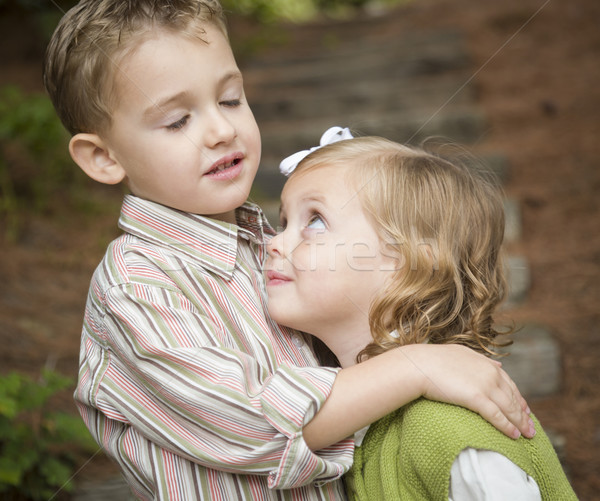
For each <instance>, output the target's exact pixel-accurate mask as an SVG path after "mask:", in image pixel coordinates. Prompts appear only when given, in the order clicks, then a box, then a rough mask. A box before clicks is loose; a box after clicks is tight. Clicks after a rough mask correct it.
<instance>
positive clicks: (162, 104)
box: [143, 91, 189, 120]
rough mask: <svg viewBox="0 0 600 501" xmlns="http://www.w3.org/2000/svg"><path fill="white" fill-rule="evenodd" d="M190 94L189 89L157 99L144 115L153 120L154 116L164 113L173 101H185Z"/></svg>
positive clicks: (145, 117)
mask: <svg viewBox="0 0 600 501" xmlns="http://www.w3.org/2000/svg"><path fill="white" fill-rule="evenodd" d="M188 96H189V92H188V91H183V92H178V93H177V94H175V95H174V96H169V97H166V98H164V99H161V100H159V101H156V102H155V103H153V104H152V105H151V106H149V107H148V108H146V110H144V113H143V117H144V119H146V120H152V119H154V118H158V117H160V115H162V114H163V113H164V110H165V108H167V107H168V106H169V105H171V104H172V103H175V102H178V101H183V100H185V99H186V98H187V97H188Z"/></svg>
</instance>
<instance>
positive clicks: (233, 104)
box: [221, 99, 242, 108]
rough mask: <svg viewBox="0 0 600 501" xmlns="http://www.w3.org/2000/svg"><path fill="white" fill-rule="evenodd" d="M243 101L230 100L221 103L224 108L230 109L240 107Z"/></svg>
mask: <svg viewBox="0 0 600 501" xmlns="http://www.w3.org/2000/svg"><path fill="white" fill-rule="evenodd" d="M241 104H242V101H241V100H240V99H228V100H227V101H221V105H222V106H227V107H228V108H236V107H237V106H240V105H241Z"/></svg>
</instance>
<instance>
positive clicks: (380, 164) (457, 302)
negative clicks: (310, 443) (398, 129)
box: [266, 128, 576, 501]
mask: <svg viewBox="0 0 600 501" xmlns="http://www.w3.org/2000/svg"><path fill="white" fill-rule="evenodd" d="M332 135H333V137H334V139H333V140H332V139H331V136H332ZM351 137H352V136H351V135H350V134H349V132H348V131H347V129H346V130H340V129H339V128H338V129H333V130H330V131H328V132H327V133H326V135H324V138H323V139H322V144H323V143H328V142H331V143H332V144H326V145H325V146H324V147H317V148H313V150H311V152H300V153H299V154H296V155H295V156H293V157H290V158H289V159H286V161H284V163H283V164H282V168H285V169H286V170H287V171H292V170H293V173H292V174H291V176H290V178H289V180H288V181H287V183H286V185H285V187H284V189H283V192H282V196H281V224H282V226H283V228H284V230H283V232H282V233H280V234H279V235H278V236H276V237H275V238H273V240H272V241H271V243H270V245H269V248H268V253H269V258H268V260H267V263H266V276H267V290H268V295H269V311H270V313H271V315H272V317H273V318H274V319H275V320H277V321H278V322H280V323H282V324H283V325H287V326H290V327H293V328H295V329H298V330H302V331H305V332H309V333H311V334H313V335H315V336H316V337H318V338H319V339H321V340H322V341H323V342H324V343H325V344H326V345H327V346H328V347H329V348H330V349H331V351H332V352H333V353H334V354H335V355H336V357H337V358H338V360H339V362H340V364H341V366H342V367H349V366H351V365H353V364H356V363H358V362H361V361H363V360H366V359H368V358H371V357H375V356H377V355H379V354H381V353H383V352H385V351H387V350H390V349H392V348H395V347H397V346H400V345H409V344H419V343H434V344H449V343H455V344H463V345H466V346H469V347H471V348H472V349H474V350H476V351H479V352H481V353H486V354H493V353H494V351H493V350H494V348H496V347H498V346H502V345H503V344H506V343H502V342H501V341H500V339H499V336H500V335H501V332H499V330H497V328H496V326H495V324H494V322H493V318H492V314H493V313H494V311H495V309H496V307H497V306H498V304H499V303H500V302H501V300H502V299H503V297H504V295H505V290H506V285H505V278H504V275H503V273H502V268H501V263H500V248H501V244H502V239H503V229H504V213H503V206H502V199H501V195H500V194H499V192H498V191H497V190H496V189H495V187H494V185H493V183H491V182H487V181H486V180H484V179H483V178H482V177H480V176H477V175H475V174H473V173H471V172H470V171H469V169H467V168H466V167H464V166H461V165H456V164H454V163H450V162H449V161H447V160H444V159H442V158H441V157H439V156H436V155H434V154H430V153H427V152H425V151H422V150H418V149H413V148H408V147H405V146H402V145H400V144H397V143H394V142H391V141H388V140H385V139H382V138H376V137H363V138H356V139H351ZM340 139H348V140H340ZM315 150H316V151H315ZM307 153H310V154H309V155H308V156H306V154H307ZM304 156H306V158H304V159H303V160H301V161H300V163H299V165H298V166H297V168H295V170H294V167H295V164H296V161H297V160H298V159H299V158H298V157H304ZM282 170H283V169H282ZM382 384H385V381H382ZM536 430H537V434H536V436H535V437H534V438H533V439H531V440H529V439H525V438H520V439H518V440H516V441H514V440H511V439H510V438H507V437H506V436H504V435H503V434H502V433H500V432H498V431H497V430H496V429H494V428H493V427H492V426H490V425H489V424H488V423H487V422H485V420H483V419H482V418H481V417H480V416H479V415H477V414H475V413H473V412H471V411H469V410H466V409H464V408H462V407H458V406H453V405H449V404H445V403H441V402H433V401H430V400H426V399H419V400H416V401H415V402H413V403H411V404H409V405H406V406H405V407H403V408H401V409H400V410H398V411H396V412H394V413H392V414H390V415H388V416H386V417H385V418H383V419H381V420H380V421H378V422H376V423H374V424H373V425H371V426H370V428H369V430H368V432H367V434H366V436H365V438H364V441H363V443H362V446H360V447H357V449H356V452H355V455H354V465H353V467H352V470H351V471H350V473H349V474H348V475H347V477H346V482H347V490H348V492H349V495H350V497H351V498H353V499H360V500H363V499H372V500H387V499H410V500H421V499H422V500H428V499H434V500H440V499H450V500H454V501H458V500H481V499H486V500H501V499H502V500H505V499H511V500H512V501H514V500H535V499H544V500H548V501H550V500H552V501H556V500H567V499H568V500H570V499H576V497H575V494H574V492H573V490H572V489H571V487H570V485H569V483H568V481H567V479H566V477H565V474H564V472H563V470H562V468H561V465H560V463H559V461H558V458H557V456H556V454H555V452H554V450H553V448H552V445H551V444H550V442H549V440H548V438H547V436H546V434H545V433H544V432H543V430H542V429H541V427H540V426H539V423H536Z"/></svg>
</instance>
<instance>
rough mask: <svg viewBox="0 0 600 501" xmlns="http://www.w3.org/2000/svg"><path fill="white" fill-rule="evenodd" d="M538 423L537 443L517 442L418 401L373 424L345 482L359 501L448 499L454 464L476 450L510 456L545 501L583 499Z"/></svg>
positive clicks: (457, 412)
mask: <svg viewBox="0 0 600 501" xmlns="http://www.w3.org/2000/svg"><path fill="white" fill-rule="evenodd" d="M534 421H535V426H536V435H535V437H534V438H532V439H526V438H523V437H521V438H519V439H518V440H513V439H511V438H508V437H507V436H505V435H504V434H503V433H501V432H499V431H498V430H496V429H495V428H494V427H493V426H492V425H491V424H489V423H488V422H487V421H485V420H484V419H483V418H481V417H480V416H479V415H477V414H475V413H474V412H471V411H469V410H467V409H464V408H463V407H458V406H454V405H448V404H444V403H441V402H433V401H430V400H426V399H419V400H416V401H415V402H413V403H411V404H409V405H407V406H405V407H402V408H401V409H399V410H398V411H396V412H394V413H392V414H389V415H388V416H386V417H384V418H383V419H380V420H379V421H377V422H376V423H374V424H373V425H371V427H370V428H369V431H368V432H367V435H366V436H365V439H364V442H363V444H362V446H361V447H357V448H356V451H355V453H354V465H353V466H352V469H351V470H350V471H349V472H348V474H347V475H346V477H345V481H346V488H347V491H348V495H349V497H350V499H351V500H359V501H364V500H370V501H398V500H407V501H408V500H409V501H421V500H422V501H430V500H433V501H441V500H447V499H448V489H449V487H450V469H451V467H452V463H453V462H454V460H455V459H456V457H457V456H458V454H459V453H460V451H462V450H463V449H465V448H467V447H472V448H475V449H485V450H492V451H496V452H499V453H501V454H503V455H504V456H506V457H507V458H508V459H510V460H511V461H512V462H513V463H515V464H516V465H518V466H519V467H520V468H521V469H522V470H524V471H525V472H526V473H527V474H528V475H529V476H531V477H533V478H534V479H535V481H536V482H537V484H538V486H539V488H540V492H541V494H542V499H543V500H544V501H563V500H565V501H571V500H577V497H576V496H575V493H574V492H573V489H572V488H571V486H570V485H569V482H568V480H567V478H566V476H565V473H564V471H563V469H562V467H561V465H560V462H559V460H558V457H557V456H556V453H555V452H554V449H553V447H552V444H551V443H550V441H549V440H548V437H547V435H546V434H545V433H544V431H543V430H542V427H541V426H540V423H539V422H538V421H537V420H536V419H535V418H534Z"/></svg>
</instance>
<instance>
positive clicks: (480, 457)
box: [448, 448, 542, 501]
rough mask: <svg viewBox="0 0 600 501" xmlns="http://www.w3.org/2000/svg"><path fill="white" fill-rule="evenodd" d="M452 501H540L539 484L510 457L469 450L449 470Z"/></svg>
mask: <svg viewBox="0 0 600 501" xmlns="http://www.w3.org/2000/svg"><path fill="white" fill-rule="evenodd" d="M448 499H449V501H482V500H485V501H505V500H506V499H510V500H511V501H541V499H542V497H541V494H540V489H539V487H538V485H537V483H536V481H535V480H534V479H533V478H531V477H530V476H529V475H527V473H525V472H524V471H523V470H522V469H521V468H519V467H518V466H517V465H516V464H514V463H513V462H512V461H510V460H509V459H508V458H507V457H505V456H503V455H502V454H500V453H498V452H494V451H487V450H480V449H473V448H467V449H464V450H463V451H461V453H460V454H459V455H458V457H457V458H456V460H455V461H454V463H453V464H452V469H451V470H450V491H449V496H448Z"/></svg>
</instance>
